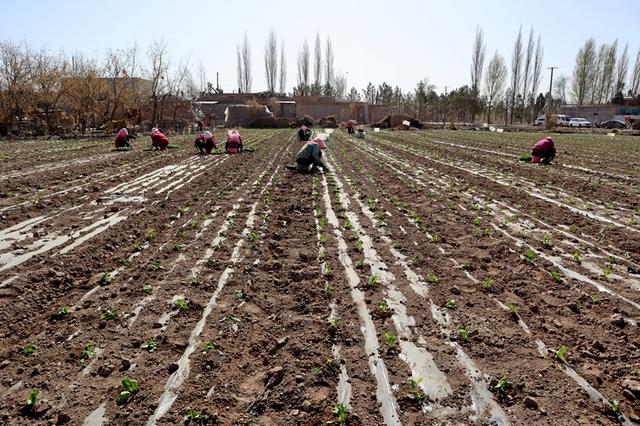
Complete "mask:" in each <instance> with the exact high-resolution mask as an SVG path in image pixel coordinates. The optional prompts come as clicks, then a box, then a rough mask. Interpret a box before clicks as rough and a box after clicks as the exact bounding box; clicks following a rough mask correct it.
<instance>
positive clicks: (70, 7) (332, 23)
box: [0, 0, 640, 91]
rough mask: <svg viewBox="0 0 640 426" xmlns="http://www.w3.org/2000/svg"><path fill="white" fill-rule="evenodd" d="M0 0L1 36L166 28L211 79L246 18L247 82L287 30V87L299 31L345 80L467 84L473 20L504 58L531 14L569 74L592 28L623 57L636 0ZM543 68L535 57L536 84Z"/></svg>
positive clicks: (89, 41)
mask: <svg viewBox="0 0 640 426" xmlns="http://www.w3.org/2000/svg"><path fill="white" fill-rule="evenodd" d="M0 2H1V3H2V5H1V9H0V10H2V18H1V21H2V23H1V24H0V39H3V40H6V39H10V40H14V41H18V40H26V41H27V42H28V43H29V44H31V45H33V46H36V47H41V46H47V47H48V48H49V49H50V50H53V51H57V50H60V49H62V50H64V51H65V52H67V53H69V54H70V53H73V52H76V51H81V52H84V53H86V54H88V55H91V56H97V57H102V56H103V55H104V51H105V50H106V49H107V48H109V47H111V48H122V47H128V46H131V45H133V44H134V43H137V44H138V46H139V47H140V48H141V51H142V53H143V56H144V51H145V50H146V46H147V45H148V44H149V43H150V42H151V41H152V40H154V39H159V38H161V37H164V38H165V39H166V40H167V42H168V44H169V48H170V52H171V56H172V58H173V61H174V62H177V61H179V60H180V58H183V57H187V56H190V58H191V63H192V64H193V65H194V67H193V70H194V77H196V76H197V63H198V60H201V61H202V63H203V64H204V66H205V67H206V69H207V73H208V79H209V80H210V81H215V73H216V71H218V72H219V73H220V81H221V86H222V87H223V88H224V89H225V90H226V91H232V90H233V89H234V88H235V86H236V75H235V49H236V45H237V44H238V43H239V42H240V41H241V40H242V37H243V33H244V31H245V30H246V31H247V34H248V37H249V40H250V42H251V46H252V52H253V75H254V80H253V90H254V91H257V90H263V89H265V79H264V62H263V52H264V42H265V38H266V36H267V34H268V31H269V28H270V27H273V28H274V29H275V30H276V32H277V33H278V36H279V37H280V38H283V39H284V40H285V44H286V55H287V58H288V67H287V73H288V78H287V87H288V88H289V89H290V88H291V87H292V86H293V85H295V83H296V67H295V59H296V56H297V50H298V47H299V46H300V45H301V44H302V42H303V40H304V39H305V38H306V39H307V40H308V41H309V44H310V46H311V47H312V46H313V42H314V39H315V36H316V33H317V32H319V33H320V36H321V38H322V40H323V43H324V41H325V39H326V37H327V36H329V37H330V38H331V41H332V44H333V49H334V55H335V68H336V70H340V71H342V72H344V73H347V72H348V74H347V79H348V86H349V87H351V86H355V87H356V88H358V89H359V90H360V89H362V88H364V87H365V86H366V84H367V82H368V81H372V82H374V83H375V84H379V83H381V82H382V81H386V82H388V83H389V84H391V85H393V86H395V85H398V86H400V87H401V88H402V89H403V90H405V91H406V90H411V89H413V88H414V87H415V84H416V83H417V82H418V81H419V80H420V79H422V78H425V77H428V78H429V80H430V81H431V82H432V83H433V84H435V85H436V86H437V89H438V91H443V90H444V86H448V87H457V86H460V85H463V84H468V83H469V65H470V58H471V47H472V44H473V39H474V33H475V29H476V26H478V25H480V27H481V28H482V29H483V30H484V32H485V40H486V44H487V59H486V61H485V63H488V62H489V59H490V57H491V55H493V52H494V51H495V50H496V49H497V50H498V51H499V52H500V53H501V54H502V55H503V56H504V57H505V59H506V60H507V63H510V60H511V51H512V49H513V43H514V41H515V37H516V34H517V31H518V28H519V27H520V26H522V28H523V33H524V34H525V35H528V32H529V29H530V27H531V26H533V27H534V30H535V32H536V36H537V34H541V35H542V41H543V45H544V49H545V56H544V66H545V68H546V67H547V66H551V65H554V66H559V67H560V68H559V70H558V71H556V72H559V73H564V74H567V75H569V76H570V75H571V71H572V69H573V63H574V58H575V55H576V52H577V50H578V48H579V47H580V45H581V44H582V43H584V41H585V40H586V39H587V38H588V37H590V36H593V37H595V39H596V41H597V42H598V43H601V42H612V41H613V40H615V39H616V38H618V39H619V43H620V44H621V45H622V46H624V44H625V43H627V42H628V43H629V47H630V49H631V50H630V56H631V66H633V61H634V60H635V55H636V52H637V49H638V44H639V43H640V40H639V39H640V37H638V35H639V31H638V30H637V27H636V25H635V24H636V23H635V21H633V20H632V19H633V18H632V17H633V16H636V15H637V11H638V3H637V1H631V0H624V1H616V2H613V3H611V4H609V3H607V2H602V1H591V0H587V1H578V0H564V1H562V2H558V1H547V0H538V1H535V2H533V1H528V2H525V1H518V0H512V1H497V0H475V1H471V0H469V1H468V0H458V1H430V0H423V1H419V0H415V1H412V0H395V1H389V0H387V1H379V0H370V1H349V0H342V1H333V0H323V1H319V2H303V1H290V0H282V1H278V0H273V1H271V2H267V1H264V0H262V1H261V0H249V1H241V0H235V1H224V2H222V1H205V0H200V1H196V0H184V1H170V0H155V1H150V0H140V1H133V0H129V1H121V0H110V1H102V0H96V1H78V0H69V1H64V0H59V1H42V0H21V1H16V0H0ZM614 16H616V17H617V18H614ZM627 21H628V22H627ZM525 42H526V41H525ZM141 59H144V58H141ZM556 75H557V74H556ZM548 78H549V77H548V72H547V70H546V69H545V72H544V74H543V87H545V86H544V84H548ZM545 82H546V83H545Z"/></svg>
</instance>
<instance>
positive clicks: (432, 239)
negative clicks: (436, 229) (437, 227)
mask: <svg viewBox="0 0 640 426" xmlns="http://www.w3.org/2000/svg"><path fill="white" fill-rule="evenodd" d="M431 241H432V242H433V243H435V244H438V242H439V241H440V237H439V236H437V235H436V234H433V235H432V236H431Z"/></svg>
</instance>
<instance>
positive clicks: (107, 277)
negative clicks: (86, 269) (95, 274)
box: [100, 272, 113, 286]
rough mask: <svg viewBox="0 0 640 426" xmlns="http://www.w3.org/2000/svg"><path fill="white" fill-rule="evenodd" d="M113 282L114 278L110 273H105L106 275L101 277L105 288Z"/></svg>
mask: <svg viewBox="0 0 640 426" xmlns="http://www.w3.org/2000/svg"><path fill="white" fill-rule="evenodd" d="M112 282H113V277H112V276H111V274H109V273H108V272H105V273H104V274H102V276H101V277H100V285H102V286H104V285H109V284H111V283H112Z"/></svg>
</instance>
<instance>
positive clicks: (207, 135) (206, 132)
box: [202, 130, 213, 139]
mask: <svg viewBox="0 0 640 426" xmlns="http://www.w3.org/2000/svg"><path fill="white" fill-rule="evenodd" d="M202 136H204V138H205V139H212V138H213V135H212V134H211V132H210V131H208V130H205V132H204V133H203V134H202Z"/></svg>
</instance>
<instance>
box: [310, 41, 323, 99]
mask: <svg viewBox="0 0 640 426" xmlns="http://www.w3.org/2000/svg"><path fill="white" fill-rule="evenodd" d="M313 59H314V62H313V86H314V87H313V89H312V92H314V93H312V94H314V95H319V94H320V93H319V92H320V90H321V89H322V46H321V44H320V34H319V33H317V34H316V43H315V46H314V49H313Z"/></svg>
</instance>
